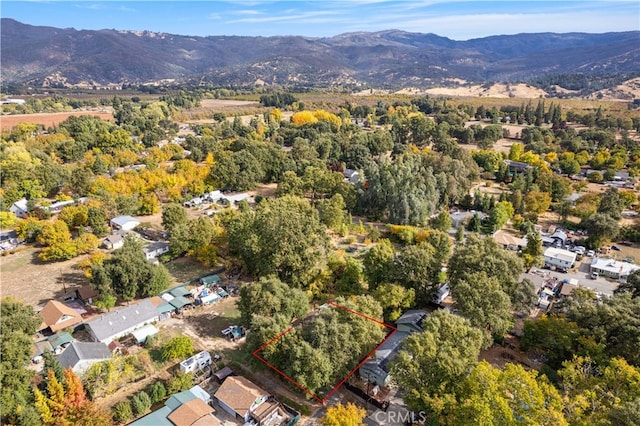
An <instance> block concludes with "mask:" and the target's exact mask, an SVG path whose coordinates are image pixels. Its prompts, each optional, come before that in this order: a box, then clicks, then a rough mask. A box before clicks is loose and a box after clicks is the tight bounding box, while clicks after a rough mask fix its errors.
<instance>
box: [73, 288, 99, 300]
mask: <svg viewBox="0 0 640 426" xmlns="http://www.w3.org/2000/svg"><path fill="white" fill-rule="evenodd" d="M98 294H99V293H98V290H96V289H95V288H93V287H91V286H90V285H83V286H82V287H80V288H78V289H77V290H76V298H77V299H80V301H82V303H84V304H85V305H91V304H93V299H94V298H96V297H98Z"/></svg>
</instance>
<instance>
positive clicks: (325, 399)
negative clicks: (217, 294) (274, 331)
mask: <svg viewBox="0 0 640 426" xmlns="http://www.w3.org/2000/svg"><path fill="white" fill-rule="evenodd" d="M327 304H328V305H331V306H333V307H335V308H338V309H342V310H343V311H346V312H349V313H351V314H354V315H358V316H359V317H362V318H365V319H368V320H369V321H373V322H375V323H377V324H380V325H382V326H384V327H387V328H389V329H391V330H393V331H392V332H391V333H389V335H388V336H387V337H385V338H384V340H382V342H380V343H379V344H378V345H377V346H376V347H375V348H373V350H372V351H371V352H369V354H368V355H367V356H366V357H364V359H363V360H362V361H360V363H358V365H356V367H355V368H354V369H353V370H351V372H349V374H347V375H346V377H345V378H344V379H342V380H341V381H340V383H338V384H337V385H335V386H334V387H333V389H331V391H329V393H328V394H327V395H326V396H325V397H324V398H320V397H319V396H317V395H316V394H314V393H313V392H311V391H310V390H309V389H307V388H306V387H304V386H302V385H301V384H300V383H298V382H296V381H295V380H293V379H292V378H291V377H289V376H288V375H286V374H285V373H284V372H282V371H281V370H280V369H278V368H277V367H275V366H274V365H273V364H271V363H270V362H269V361H267V360H266V359H264V358H263V357H262V356H260V355H258V352H261V351H263V350H264V349H265V348H266V347H267V346H269V345H271V344H273V343H274V342H275V341H276V340H278V339H280V338H281V337H282V336H284V335H285V334H287V333H289V332H290V331H291V330H293V327H289V328H288V329H286V330H285V331H283V332H282V333H280V334H278V335H277V336H276V337H274V338H273V339H271V340H269V341H268V342H267V343H265V344H263V345H262V346H260V347H259V348H258V349H256V350H255V351H253V352H252V353H251V355H253V356H254V357H255V358H256V359H258V360H260V361H261V362H262V363H263V364H264V365H266V366H267V367H269V368H271V369H272V370H273V371H275V372H276V373H278V374H280V375H281V376H282V377H284V378H285V379H287V380H288V381H289V382H290V383H292V384H293V385H294V386H295V387H297V388H298V389H300V390H302V391H303V392H304V393H306V394H307V395H309V396H311V397H312V398H313V399H315V400H316V401H318V402H320V403H321V404H322V403H325V402H326V401H327V400H328V399H329V398H330V397H331V395H333V394H334V393H335V392H336V391H337V390H338V389H340V387H341V386H342V385H343V384H344V383H345V382H346V381H347V380H349V378H350V377H351V376H353V374H354V373H355V372H356V371H357V370H358V369H359V368H360V367H361V366H362V364H364V363H365V362H367V361H368V360H369V359H370V358H371V357H372V356H373V354H374V353H375V352H376V351H377V350H378V348H380V346H382V345H383V344H384V343H385V342H386V341H387V340H389V339H390V338H391V336H393V335H394V334H395V332H396V331H398V329H397V328H396V327H394V326H392V325H389V324H387V323H385V322H382V321H378V320H377V319H375V318H371V317H370V316H367V315H365V314H363V313H361V312H357V311H354V310H352V309H349V308H347V307H346V306H342V305H338V304H337V303H334V302H328V303H327Z"/></svg>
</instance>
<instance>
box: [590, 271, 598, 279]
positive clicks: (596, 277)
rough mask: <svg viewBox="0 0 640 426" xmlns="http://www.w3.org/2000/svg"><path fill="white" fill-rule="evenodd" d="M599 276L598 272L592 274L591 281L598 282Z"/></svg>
mask: <svg viewBox="0 0 640 426" xmlns="http://www.w3.org/2000/svg"><path fill="white" fill-rule="evenodd" d="M598 276H599V274H598V273H597V272H592V273H591V279H592V280H597V279H598Z"/></svg>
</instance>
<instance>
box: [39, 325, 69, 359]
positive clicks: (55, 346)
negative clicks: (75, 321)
mask: <svg viewBox="0 0 640 426" xmlns="http://www.w3.org/2000/svg"><path fill="white" fill-rule="evenodd" d="M73 341H74V338H73V336H72V335H71V334H69V333H67V332H66V331H61V332H60V333H56V334H53V335H51V336H49V337H47V338H44V339H42V340H38V341H37V342H35V344H34V346H35V352H34V355H35V357H34V358H37V357H38V356H40V355H42V354H43V353H45V352H53V353H54V354H55V355H58V354H60V353H62V351H63V350H64V349H65V348H66V347H67V346H69V344H71V342H73Z"/></svg>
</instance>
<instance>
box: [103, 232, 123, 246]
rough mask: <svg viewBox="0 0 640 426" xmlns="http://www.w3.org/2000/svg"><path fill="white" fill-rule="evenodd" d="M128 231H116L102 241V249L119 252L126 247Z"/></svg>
mask: <svg viewBox="0 0 640 426" xmlns="http://www.w3.org/2000/svg"><path fill="white" fill-rule="evenodd" d="M126 235H127V231H116V232H114V233H113V234H111V235H109V236H108V237H106V238H105V239H104V240H102V247H104V248H106V249H107V250H117V249H119V248H122V246H124V237H126Z"/></svg>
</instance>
